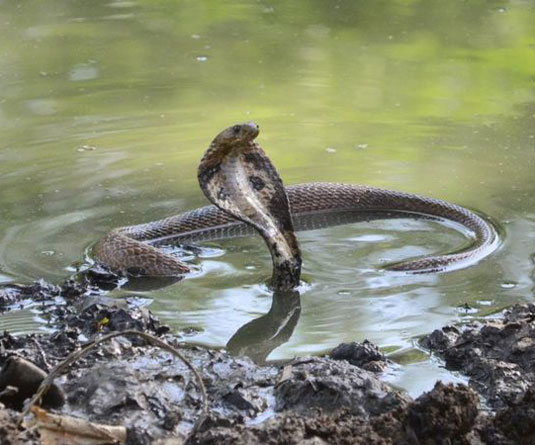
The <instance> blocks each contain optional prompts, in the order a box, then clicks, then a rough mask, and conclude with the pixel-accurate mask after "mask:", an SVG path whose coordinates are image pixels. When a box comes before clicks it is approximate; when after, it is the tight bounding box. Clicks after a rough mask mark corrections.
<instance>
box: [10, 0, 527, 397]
mask: <svg viewBox="0 0 535 445" xmlns="http://www.w3.org/2000/svg"><path fill="white" fill-rule="evenodd" d="M533 23H535V4H534V3H533V2H531V1H525V0H511V1H508V2H504V1H472V2H462V1H451V2H442V1H438V0H437V1H412V0H411V1H407V0H403V1H401V0H399V1H374V2H365V1H350V0H346V1H337V2H325V1H312V2H310V1H306V2H305V1H294V2H286V3H281V2H268V1H257V2H245V1H243V2H238V1H234V2H218V1H215V0H214V1H202V2H201V1H179V2H159V1H148V0H146V1H136V2H132V1H111V2H110V1H92V2H84V1H81V0H75V1H72V0H69V1H66V0H63V1H62V0H46V1H42V2H37V3H36V2H24V1H22V2H5V1H4V2H1V1H0V136H1V137H0V185H1V190H2V192H1V193H0V214H1V218H0V283H2V282H6V283H7V282H11V281H13V282H31V281H32V280H35V279H37V278H40V277H43V278H45V279H47V280H51V281H53V282H60V281H61V280H63V279H65V278H67V277H69V276H70V275H71V274H72V273H73V271H74V270H75V267H76V264H79V263H80V262H83V261H84V259H85V252H86V251H87V249H88V248H89V247H90V246H91V245H93V244H94V243H95V242H96V241H97V240H98V239H99V238H100V237H101V236H102V235H104V234H105V233H106V232H107V231H109V230H110V229H112V228H113V227H116V226H121V225H130V224H137V223H141V222H145V221H150V220H154V219H158V218H162V217H165V216H168V215H172V214H176V213H178V212H180V211H183V210H187V209H191V208H195V207H199V206H201V205H205V204H206V202H207V201H206V198H205V197H204V196H203V194H202V192H201V191H200V189H199V187H198V185H197V179H196V168H197V164H198V162H199V160H200V157H201V155H202V153H203V151H204V149H205V148H206V147H207V146H208V144H209V142H210V141H211V139H212V138H213V137H214V136H215V135H216V134H217V133H218V132H219V131H220V130H221V129H223V128H225V127H227V126H229V125H231V124H234V123H236V122H242V121H246V120H247V121H248V120H254V121H256V122H257V123H258V124H259V125H260V127H261V131H262V132H261V134H260V137H259V142H260V144H261V145H262V146H263V147H264V148H265V150H266V151H267V152H268V154H269V155H270V157H271V158H272V160H273V162H274V163H275V165H276V166H277V168H278V170H279V172H280V174H281V176H282V178H283V179H284V181H285V183H286V184H294V183H301V182H311V181H336V182H348V183H361V184H369V185H374V186H379V187H385V188H390V189H395V190H400V191H406V192H413V193H420V194H425V195H429V196H432V197H437V198H441V199H445V200H449V201H452V202H455V203H458V204H461V205H463V206H465V207H468V208H471V209H474V210H476V211H478V212H481V213H483V214H486V215H490V216H491V217H492V218H493V220H495V221H497V222H498V224H499V225H500V226H501V228H502V237H503V239H502V245H501V247H500V249H499V250H498V251H497V252H495V253H494V254H493V255H491V256H490V257H489V258H487V259H485V260H484V261H482V262H480V263H479V264H477V265H474V266H472V267H469V268H466V269H463V270H458V271H455V272H451V273H445V274H428V275H400V274H393V273H387V272H381V271H380V270H379V267H380V265H381V264H383V263H384V262H385V261H393V260H401V259H405V258H409V257H414V256H419V255H423V254H430V253H438V252H448V251H452V250H456V249H457V248H458V247H459V246H462V245H463V243H464V242H465V238H464V237H463V235H462V234H460V233H459V232H458V231H456V230H454V229H453V228H451V227H447V226H444V225H441V224H439V223H437V222H432V221H425V220H411V219H398V220H386V221H370V222H363V223H354V224H347V225H343V226H336V227H330V228H324V229H321V230H315V231H309V232H302V233H299V240H300V243H301V247H302V251H303V256H304V269H303V278H304V282H305V283H304V284H303V286H302V288H301V289H300V296H295V295H294V296H293V297H288V298H282V299H277V298H275V301H274V302H273V301H272V300H273V298H272V295H271V293H270V292H269V290H268V289H267V287H266V286H265V282H266V280H267V278H268V277H269V276H270V274H271V263H270V258H269V253H268V252H267V249H266V248H265V246H264V244H263V242H262V240H261V239H260V238H258V237H251V238H240V239H229V240H220V241H210V242H207V243H206V244H203V247H204V249H201V251H200V253H199V254H197V255H195V256H194V257H193V258H192V259H191V261H192V262H193V263H195V264H197V265H198V266H199V268H198V271H197V272H196V273H195V274H192V276H191V277H187V278H186V279H185V280H183V281H181V282H179V283H175V284H173V285H171V286H168V287H165V288H161V289H158V290H152V291H136V292H134V291H131V290H124V289H122V290H116V291H113V292H111V293H110V294H109V295H110V296H111V297H114V298H124V297H125V296H126V295H132V294H135V295H138V296H141V297H143V298H146V299H149V301H151V305H150V308H151V310H152V311H154V312H155V313H156V314H158V315H159V316H160V317H161V318H162V319H163V321H165V322H166V323H169V324H170V325H171V326H172V327H173V328H175V329H176V330H177V331H184V330H185V331H187V332H188V335H187V337H186V338H187V339H188V341H191V342H195V343H202V344H206V345H210V346H216V347H224V346H225V345H227V343H228V342H229V340H231V339H232V340H231V342H230V343H229V349H233V350H235V351H236V352H246V353H249V354H252V355H255V354H256V358H257V359H263V358H265V357H267V358H268V359H269V360H276V359H283V358H289V357H293V356H300V355H304V354H321V353H324V352H326V351H328V350H329V349H330V348H332V347H333V346H335V345H337V344H339V343H340V342H344V341H353V340H356V341H363V340H364V339H369V340H370V341H372V342H374V343H376V344H378V345H380V346H381V348H382V349H383V350H384V351H385V352H388V353H389V354H390V357H391V358H393V359H394V360H396V361H397V362H398V363H399V364H400V366H399V368H398V369H395V370H393V371H392V372H391V374H390V375H389V376H388V379H389V380H391V381H392V382H394V383H396V384H398V385H400V386H402V387H404V388H406V389H407V390H408V391H409V392H411V393H413V394H417V393H419V392H421V391H422V390H425V389H428V388H429V387H431V386H432V384H433V382H434V380H435V379H436V378H437V377H440V378H444V379H446V380H452V379H456V378H457V377H456V376H454V375H451V374H448V373H446V372H445V371H444V370H442V369H441V367H440V363H438V362H436V361H435V360H434V359H432V358H430V357H428V356H427V355H426V354H425V353H423V352H422V351H420V350H419V349H418V347H417V339H418V337H419V336H421V335H423V334H426V333H429V332H431V331H432V330H433V329H435V328H438V327H440V326H443V325H445V324H448V323H458V322H465V321H470V320H472V319H474V318H479V317H483V316H488V315H491V314H493V313H495V312H497V311H499V310H501V309H503V308H504V307H507V306H510V305H512V304H513V303H515V302H523V301H531V300H532V299H533V295H534V281H533V279H534V270H535V264H534V262H535V261H534V258H535V257H534V255H535V175H534V174H533V171H534V168H535V78H534V73H535V34H534V33H533ZM272 303H273V308H272ZM299 307H300V309H299ZM270 308H272V309H271V310H270ZM266 314H267V315H266ZM254 320H257V321H256V322H254ZM250 322H253V323H251V324H247V323H250ZM246 324H247V325H246ZM244 325H245V326H244ZM45 327H46V326H45V325H44V324H43V322H42V321H41V320H40V319H39V315H38V313H37V312H36V310H35V308H31V307H30V308H28V309H27V310H25V311H19V312H11V313H8V314H6V315H4V316H2V317H1V318H0V329H5V328H9V329H10V330H12V331H13V332H24V331H28V330H35V329H40V328H42V329H44V328H45ZM240 328H241V329H240ZM238 330H239V331H238ZM237 331H238V334H236V332H237Z"/></svg>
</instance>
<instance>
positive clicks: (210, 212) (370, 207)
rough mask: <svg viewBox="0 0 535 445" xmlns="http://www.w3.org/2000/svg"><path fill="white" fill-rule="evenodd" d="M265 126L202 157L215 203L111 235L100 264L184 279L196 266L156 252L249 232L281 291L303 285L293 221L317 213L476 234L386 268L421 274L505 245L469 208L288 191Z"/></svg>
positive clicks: (359, 193) (379, 195) (375, 195)
mask: <svg viewBox="0 0 535 445" xmlns="http://www.w3.org/2000/svg"><path fill="white" fill-rule="evenodd" d="M257 135H258V127H257V126H256V125H255V124H252V123H247V124H240V125H235V126H233V127H229V128H227V129H226V130H224V131H223V132H221V133H220V134H219V135H218V136H217V137H216V138H215V139H214V141H213V142H212V144H211V145H210V147H209V149H208V150H207V152H206V154H205V155H204V157H203V159H202V160H201V163H200V166H199V171H198V177H199V183H200V185H201V188H202V190H203V191H204V193H205V194H206V195H207V197H208V198H209V199H210V200H211V201H212V202H213V203H214V204H215V205H210V206H206V207H202V208H199V209H195V210H190V211H186V212H184V213H182V214H179V215H175V216H171V217H169V218H165V219H162V220H159V221H153V222H149V223H146V224H140V225H135V226H127V227H120V228H117V229H114V230H112V231H111V232H110V233H109V234H108V235H106V236H105V237H104V238H103V239H102V240H101V241H100V242H99V243H98V244H97V246H96V247H95V249H94V252H95V256H96V259H97V260H98V261H100V262H101V263H103V264H104V265H106V266H108V267H109V268H111V269H112V270H117V271H123V272H135V273H137V274H146V275H152V276H162V275H163V276H165V275H177V274H184V273H187V272H188V271H189V267H188V266H187V265H186V264H184V263H183V262H181V261H179V260H178V259H177V258H175V257H173V256H172V255H169V254H166V253H164V252H162V251H161V250H160V249H158V248H157V246H158V245H160V244H165V243H166V242H167V241H168V240H170V239H173V240H174V241H177V240H178V241H188V242H190V241H197V240H201V239H209V238H216V237H217V238H221V237H225V236H232V235H233V234H234V235H236V234H247V233H250V232H251V231H252V230H253V229H255V230H256V231H258V232H259V233H260V235H261V236H262V237H263V238H264V240H265V241H266V244H267V246H268V248H269V249H270V252H271V255H272V259H273V283H274V286H275V287H276V288H292V287H295V286H296V285H297V283H298V281H299V273H300V269H301V256H300V252H299V247H298V244H297V240H296V238H295V231H294V226H293V220H294V219H296V218H297V219H298V218H301V217H303V216H306V215H310V214H321V213H333V212H363V213H369V212H373V213H381V212H395V213H396V214H408V215H410V214H415V215H425V216H430V217H434V218H441V219H446V220H450V221H454V222H456V223H459V224H461V225H463V226H464V227H466V228H467V229H469V230H470V231H471V232H472V235H473V240H472V243H471V245H470V246H469V247H468V248H467V249H465V250H462V251H460V252H456V253H451V254H447V255H438V256H428V257H423V258H417V259H413V260H409V261H405V262H401V263H396V264H391V265H388V266H386V267H385V268H386V269H389V270H395V271H407V272H415V273H425V272H436V271H445V270H452V269H458V268H460V267H465V266H467V265H469V264H473V263H475V262H477V261H479V260H480V259H482V258H484V257H485V256H487V255H488V254H490V253H491V252H492V251H493V250H494V249H495V248H496V246H497V244H498V237H497V233H496V230H495V229H494V227H493V226H492V225H491V224H489V223H488V222H487V221H486V220H484V219H483V218H481V217H479V216H478V215H476V214H474V213H473V212H471V211H469V210H467V209H465V208H464V207H461V206H458V205H455V204H452V203H449V202H446V201H442V200H438V199H433V198H428V197H425V196H420V195H415V194H410V193H402V192H397V191H392V190H386V189H381V188H376V187H369V186H363V185H353V184H340V183H309V184H300V185H292V186H288V187H286V188H284V186H283V184H282V181H281V180H280V177H279V176H278V174H277V172H276V170H275V167H273V165H272V164H271V162H270V160H269V158H268V157H267V156H266V154H265V153H264V151H263V150H262V149H261V148H260V146H259V145H258V144H256V143H255V142H254V139H255V138H256V136H257Z"/></svg>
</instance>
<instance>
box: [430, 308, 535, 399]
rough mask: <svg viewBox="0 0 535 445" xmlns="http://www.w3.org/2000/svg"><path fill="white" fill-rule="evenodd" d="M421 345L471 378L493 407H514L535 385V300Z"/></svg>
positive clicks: (440, 334) (434, 336) (434, 335)
mask: <svg viewBox="0 0 535 445" xmlns="http://www.w3.org/2000/svg"><path fill="white" fill-rule="evenodd" d="M422 345H423V346H424V347H426V348H428V349H429V350H431V351H433V352H434V353H436V354H437V355H439V356H440V357H441V358H443V359H444V361H445V364H446V367H447V368H448V369H451V370H456V371H460V372H461V373H462V374H464V375H467V376H469V377H470V385H471V386H472V387H473V388H474V389H476V390H477V391H478V392H479V393H480V394H481V395H483V396H484V398H485V401H486V403H487V404H489V405H490V406H491V407H492V408H503V407H506V406H509V405H510V404H511V403H513V402H516V401H518V400H519V399H520V398H521V397H523V395H524V394H525V393H526V391H527V390H528V389H529V388H530V387H532V386H533V385H534V384H535V304H522V305H520V304H517V305H515V306H513V307H512V308H511V309H510V310H508V311H505V313H504V314H503V317H500V318H496V319H493V320H489V321H486V322H483V323H478V324H473V325H467V326H463V327H455V326H446V327H444V328H442V329H439V330H436V331H434V332H433V333H432V334H430V335H429V336H427V337H425V338H424V339H423V341H422Z"/></svg>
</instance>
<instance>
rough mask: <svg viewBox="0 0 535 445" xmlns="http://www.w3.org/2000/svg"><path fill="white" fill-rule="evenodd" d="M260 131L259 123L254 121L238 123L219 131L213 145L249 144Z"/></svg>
mask: <svg viewBox="0 0 535 445" xmlns="http://www.w3.org/2000/svg"><path fill="white" fill-rule="evenodd" d="M258 133H259V128H258V125H256V124H255V123H254V122H246V123H243V124H236V125H233V126H232V127H228V128H226V129H224V130H223V131H222V132H221V133H219V134H218V135H217V136H216V137H215V139H214V141H213V142H212V145H216V146H220V147H222V146H227V147H233V146H235V145H239V144H247V143H250V142H252V141H253V140H254V139H255V138H256V137H257V136H258Z"/></svg>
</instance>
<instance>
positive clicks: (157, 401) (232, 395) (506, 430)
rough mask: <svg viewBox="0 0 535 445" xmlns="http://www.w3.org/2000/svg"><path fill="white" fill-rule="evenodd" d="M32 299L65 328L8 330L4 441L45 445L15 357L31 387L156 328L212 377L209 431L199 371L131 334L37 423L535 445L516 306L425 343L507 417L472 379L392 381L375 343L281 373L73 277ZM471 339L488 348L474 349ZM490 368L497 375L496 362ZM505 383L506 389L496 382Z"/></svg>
mask: <svg viewBox="0 0 535 445" xmlns="http://www.w3.org/2000/svg"><path fill="white" fill-rule="evenodd" d="M4 290H5V289H0V297H2V295H5V294H6V292H4V293H2V292H3V291H4ZM33 292H35V293H36V294H35V295H39V298H40V300H39V301H42V302H43V305H44V306H43V308H46V311H47V313H48V315H49V319H50V320H51V323H53V325H54V326H55V328H56V330H55V331H54V332H53V333H51V334H29V335H23V336H13V335H10V334H9V333H8V332H4V333H3V334H2V335H0V365H1V366H2V369H1V370H0V403H2V407H4V408H5V409H0V443H2V444H4V443H5V444H15V443H28V444H38V443H42V442H41V441H42V440H43V438H42V437H39V432H38V430H36V429H27V428H26V429H25V428H23V429H17V428H16V426H15V423H16V421H17V419H18V417H19V416H20V413H21V409H22V401H21V398H24V399H26V398H27V397H29V396H28V394H26V393H22V392H21V391H22V388H19V386H20V384H19V383H17V379H20V377H21V376H17V379H13V375H12V374H13V373H11V377H10V373H9V372H8V371H9V369H10V368H11V367H12V366H13V364H14V363H15V364H19V365H20V363H23V365H22V368H17V369H23V371H21V372H22V373H26V372H28V373H30V374H31V375H32V379H37V380H39V379H43V378H44V376H45V375H46V374H48V373H49V372H50V371H51V370H52V369H53V368H54V367H56V366H57V365H58V364H60V363H61V362H62V361H63V360H64V359H65V357H67V356H68V355H69V354H70V353H72V352H74V351H77V350H80V348H83V347H84V346H86V345H88V344H91V342H92V340H93V339H94V338H101V337H102V336H104V335H107V334H110V333H112V332H117V331H125V330H138V331H141V332H144V333H148V334H152V335H154V336H156V337H157V338H158V339H159V340H160V341H162V342H165V343H166V344H167V345H169V346H171V347H172V348H176V349H179V350H180V352H181V354H182V355H183V356H184V357H185V359H186V360H187V362H188V363H190V364H191V365H192V366H193V367H194V368H195V369H196V370H198V372H199V373H200V374H201V376H202V382H203V384H204V387H205V388H206V393H207V397H208V410H207V415H206V416H205V417H204V418H203V419H201V420H202V423H201V424H200V425H198V429H195V430H194V427H195V425H196V422H198V421H199V415H200V413H201V411H202V407H203V399H202V394H201V392H200V391H199V388H198V382H197V381H196V378H195V376H194V374H193V373H192V372H191V370H190V369H189V368H188V365H187V364H186V363H185V362H183V361H181V360H177V359H176V357H174V356H173V355H172V354H171V353H170V352H168V351H166V350H162V349H160V348H159V347H157V346H155V345H153V344H151V342H150V341H147V339H145V338H139V337H136V336H132V335H128V336H127V335H120V336H117V337H114V338H110V339H109V341H108V342H106V343H100V344H98V345H95V347H94V348H93V349H92V350H91V351H89V352H88V353H87V355H85V356H83V357H80V358H79V359H77V360H76V361H74V362H73V363H72V364H71V365H70V366H69V368H68V370H67V371H66V373H65V374H63V375H62V376H60V377H58V378H57V379H56V380H55V381H54V386H53V387H52V390H51V392H49V397H50V396H53V395H54V394H55V397H53V398H52V403H49V402H48V403H47V402H46V400H45V399H43V403H42V405H41V407H39V408H37V407H36V408H34V410H33V413H34V414H33V415H30V416H28V418H27V419H26V422H31V421H32V419H33V421H35V422H38V423H39V421H41V424H43V423H45V420H44V419H52V423H54V419H56V420H57V419H62V421H66V422H67V423H68V424H74V425H76V424H77V423H76V422H77V421H78V420H80V421H81V422H82V423H84V424H88V425H89V428H90V429H91V428H93V426H92V425H97V426H99V428H100V426H102V427H103V428H104V429H105V428H108V427H112V428H111V430H110V431H114V434H117V436H116V437H118V438H119V439H116V440H117V443H122V442H123V439H121V438H123V437H124V434H123V433H124V431H126V439H125V440H124V443H128V444H152V443H159V444H180V443H187V444H227V443H232V444H251V443H266V444H310V445H312V444H325V443H329V444H359V443H361V444H389V443H396V444H436V443H458V444H476V443H492V444H517V443H520V444H522V443H526V444H527V443H534V439H535V424H534V423H535V421H534V419H535V412H534V408H533V406H535V404H534V402H535V388H534V387H533V386H532V381H531V378H532V377H533V372H532V370H533V366H534V365H533V363H534V361H533V360H532V359H531V360H530V358H529V357H530V356H529V354H530V352H529V351H532V349H531V343H530V344H528V342H529V340H527V338H530V335H531V338H533V332H532V331H531V330H530V329H532V327H531V324H532V323H533V320H535V306H533V307H531V306H515V307H514V308H513V309H512V310H511V311H510V312H509V313H507V314H506V315H505V317H504V319H503V320H502V321H501V322H499V321H496V320H494V321H492V322H489V323H488V324H485V325H482V326H480V327H479V328H477V329H476V328H473V329H472V330H470V329H469V328H467V329H466V330H464V331H460V330H457V328H451V327H448V328H444V329H443V330H442V331H436V332H434V333H433V334H431V335H430V336H429V337H428V338H427V339H426V344H427V346H428V347H430V348H431V347H432V348H433V350H434V351H436V352H437V353H440V354H441V355H442V356H443V357H444V358H445V361H446V363H447V364H448V366H449V365H451V363H453V362H455V364H456V365H457V369H464V368H466V369H469V368H468V360H469V357H472V361H474V362H475V364H473V366H472V368H470V369H472V371H471V372H473V374H470V372H468V374H469V375H470V376H471V377H472V380H473V381H474V382H476V383H475V386H474V388H477V389H478V390H479V391H480V392H481V393H482V394H484V396H485V397H486V398H487V399H488V400H494V399H493V398H492V397H490V396H491V395H492V394H496V395H497V396H496V397H495V399H496V400H499V401H500V403H496V404H495V405H493V406H496V409H497V411H496V412H490V411H488V410H487V411H485V410H481V409H480V400H479V396H478V394H477V393H476V392H475V391H474V390H473V389H471V388H469V387H467V386H465V385H451V384H449V385H444V384H442V383H440V382H439V383H437V384H436V385H435V388H434V389H433V390H432V391H430V392H428V393H425V394H423V395H422V396H420V397H418V398H417V399H416V400H412V399H411V398H410V397H409V396H408V395H406V394H405V393H403V392H402V391H399V390H397V389H394V388H392V387H391V386H389V385H388V384H386V383H384V382H382V381H381V380H380V377H381V372H382V371H383V370H384V369H385V368H387V367H388V366H389V364H388V361H387V360H386V359H385V358H384V356H382V354H381V353H380V351H379V350H378V349H377V347H376V346H374V345H373V344H371V343H369V342H364V343H362V344H359V343H350V344H344V345H340V346H339V347H337V348H336V349H335V350H333V352H332V353H331V355H330V357H301V358H298V359H295V360H293V361H289V362H287V363H284V364H282V365H267V366H258V365H256V364H254V363H253V362H252V361H251V360H250V359H248V358H246V357H234V356H230V355H229V354H227V353H226V352H224V351H217V350H208V349H205V348H201V347H196V346H191V345H186V344H183V343H182V342H181V338H180V337H179V336H177V335H173V334H171V333H170V332H169V328H168V327H166V326H164V325H162V324H160V322H159V320H158V319H157V318H156V317H154V315H152V314H151V313H150V312H149V311H148V310H147V309H146V308H140V307H139V306H138V305H135V304H130V303H129V300H128V299H127V300H125V301H123V302H122V303H123V304H121V302H117V301H115V302H113V303H112V304H110V302H106V301H105V300H103V299H101V298H98V296H95V295H93V296H92V291H91V286H90V285H89V284H88V283H84V282H82V283H78V282H74V281H70V282H67V283H66V284H64V285H63V286H61V287H59V286H53V285H49V284H48V283H45V282H42V281H41V282H38V283H36V284H34V285H32V286H28V287H24V286H18V287H15V286H11V287H10V290H9V295H8V297H9V301H10V302H9V303H6V304H9V305H13V304H16V302H17V298H20V299H21V300H22V299H26V298H32V295H33V294H32V293H33ZM93 297H94V298H93ZM0 304H1V299H0ZM117 305H120V306H121V307H117ZM44 310H45V309H44ZM499 323H502V324H499ZM511 323H513V325H511ZM515 323H516V324H517V325H518V326H517V327H515ZM485 326H486V328H485ZM469 332H471V333H469ZM512 333H513V334H512ZM511 335H513V336H514V337H515V340H512V337H511ZM95 336H98V337H95ZM507 338H509V340H507ZM470 344H472V345H473V347H474V349H477V351H475V352H469V345H470ZM507 345H509V346H507ZM513 345H515V347H516V349H510V350H509V352H508V354H509V355H508V356H507V355H506V348H507V347H513ZM500 347H503V354H504V355H503V357H502V356H499V357H497V356H496V355H492V354H491V352H492V348H498V349H495V351H501V349H499V348H500ZM497 353H498V352H496V354H497ZM531 353H533V352H531ZM490 360H495V362H490ZM485 361H489V362H488V363H489V366H490V363H496V361H497V362H499V366H498V367H496V368H495V369H497V370H498V371H496V372H495V374H496V375H495V376H494V377H492V376H491V377H488V378H487V380H483V371H482V374H481V375H480V374H479V373H477V372H476V370H477V369H479V368H478V366H479V365H478V363H484V362H485ZM507 363H510V365H507V366H513V365H514V370H515V371H517V372H518V373H519V374H518V375H520V376H521V378H517V379H516V381H515V382H513V381H511V379H501V380H500V379H499V378H497V376H498V374H500V375H501V374H504V372H503V369H509V368H507V366H506V364H507ZM27 364H29V365H28V366H27ZM463 365H464V368H463ZM476 365H477V366H476ZM530 366H531V368H530ZM36 367H37V368H38V370H37V371H36V369H34V368H36ZM11 369H13V368H11ZM485 369H486V372H490V374H492V371H491V368H490V367H489V368H485ZM30 370H31V371H30ZM32 373H33V374H32ZM515 375H517V374H515ZM36 376H37V377H36ZM522 382H524V383H525V385H524V383H522ZM492 384H497V385H498V386H499V388H494V389H489V388H490V386H489V388H486V385H492ZM18 385H19V386H18ZM33 385H34V386H35V383H33ZM523 385H524V386H523ZM506 387H508V388H509V390H506ZM16 394H18V397H14V396H15V395H16ZM498 395H499V396H498ZM10 397H11V398H10ZM13 397H14V398H13ZM55 416H58V417H55ZM26 424H27V423H26ZM113 427H118V428H117V429H114V428H113ZM123 428H124V429H123ZM110 434H111V433H110ZM95 443H96V442H95Z"/></svg>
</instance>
